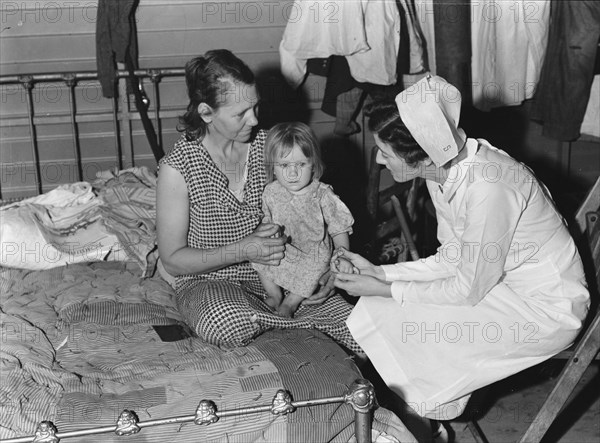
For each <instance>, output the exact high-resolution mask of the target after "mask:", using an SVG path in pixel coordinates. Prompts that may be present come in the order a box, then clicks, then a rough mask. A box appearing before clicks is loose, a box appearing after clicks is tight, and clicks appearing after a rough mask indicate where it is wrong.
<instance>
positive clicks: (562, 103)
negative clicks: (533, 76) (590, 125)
mask: <svg viewBox="0 0 600 443" xmlns="http://www.w3.org/2000/svg"><path fill="white" fill-rule="evenodd" d="M599 39H600V3H599V2H597V1H576V2H564V1H553V2H552V24H551V27H550V36H549V39H548V53H547V55H546V60H545V61H544V66H543V68H542V74H541V78H540V83H539V86H538V89H537V91H536V94H535V97H534V106H533V119H535V120H538V121H540V122H542V124H543V129H542V134H543V135H545V136H547V137H550V138H554V139H557V140H561V141H572V140H576V139H578V138H579V136H580V135H581V128H582V122H583V120H584V116H585V114H586V108H587V106H588V104H589V103H590V101H592V106H593V103H594V102H595V103H596V106H598V96H597V95H596V96H595V97H591V94H590V92H591V90H592V84H593V81H594V73H595V66H596V65H595V63H596V58H597V54H598V42H599ZM597 113H598V109H597V108H596V114H597ZM595 125H596V128H597V125H598V120H596V122H595Z"/></svg>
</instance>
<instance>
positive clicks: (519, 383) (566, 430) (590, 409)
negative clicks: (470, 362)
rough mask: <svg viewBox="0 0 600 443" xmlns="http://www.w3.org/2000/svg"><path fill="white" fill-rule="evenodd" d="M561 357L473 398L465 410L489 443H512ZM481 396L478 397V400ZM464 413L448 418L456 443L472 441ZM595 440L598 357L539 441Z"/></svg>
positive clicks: (599, 430)
mask: <svg viewBox="0 0 600 443" xmlns="http://www.w3.org/2000/svg"><path fill="white" fill-rule="evenodd" d="M564 363H565V362H564V361H558V360H551V361H549V362H547V363H544V364H542V365H539V366H536V367H534V368H531V369H529V370H527V371H524V372H522V373H520V374H517V375H515V376H513V377H510V378H508V379H506V380H503V381H501V382H498V383H496V384H494V385H492V386H491V387H490V388H489V389H488V390H487V391H485V392H483V393H482V396H480V397H479V399H477V398H473V399H472V400H474V401H475V403H476V402H477V401H478V400H479V406H475V407H473V404H470V405H469V406H468V407H467V408H468V409H469V408H470V411H469V413H470V414H473V415H474V416H475V417H476V418H477V422H478V424H479V425H480V427H481V428H482V429H483V431H484V433H485V435H486V437H487V438H488V440H489V442H490V443H504V442H515V441H517V440H518V438H519V437H520V436H521V435H522V433H523V432H524V431H525V429H527V427H528V425H529V424H530V423H531V421H532V420H533V418H534V416H535V414H536V412H537V411H538V410H539V408H540V406H541V405H542V403H543V401H544V400H545V398H546V396H547V395H548V393H549V392H550V390H551V389H552V387H553V383H554V380H555V378H556V376H558V373H559V371H560V369H561V365H562V364H564ZM481 397H483V398H481ZM465 418H466V417H462V418H461V419H459V420H457V421H455V422H453V423H452V424H451V426H452V429H453V430H454V431H455V432H456V442H457V443H473V442H475V439H474V438H473V436H472V434H471V432H470V431H469V430H468V429H467V428H466V421H465ZM599 441H600V366H599V363H598V361H596V362H593V363H592V365H591V366H590V367H589V368H588V369H587V371H586V372H585V374H584V376H583V378H582V380H581V382H580V384H579V385H578V386H577V388H576V391H575V393H574V394H573V396H572V397H571V399H570V400H569V403H567V405H566V406H565V409H564V410H563V412H562V413H561V414H560V415H559V417H558V419H557V420H556V422H555V423H554V424H553V426H552V427H551V428H550V429H549V431H548V433H547V434H546V436H545V437H544V440H543V442H545V443H551V442H553V443H597V442H599Z"/></svg>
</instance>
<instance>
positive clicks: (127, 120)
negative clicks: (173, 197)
mask: <svg viewBox="0 0 600 443" xmlns="http://www.w3.org/2000/svg"><path fill="white" fill-rule="evenodd" d="M133 75H134V76H135V79H136V80H138V81H140V83H139V84H140V88H141V85H142V83H141V81H142V80H143V79H149V80H150V82H151V83H152V89H153V91H154V104H153V106H152V113H153V117H154V125H155V129H156V138H157V140H156V143H157V144H158V146H159V149H160V151H162V124H161V120H162V119H164V118H172V117H177V116H178V115H179V114H180V112H179V111H178V110H175V111H173V110H169V111H166V110H162V109H161V106H160V82H161V80H162V79H163V78H164V77H178V76H179V77H181V76H183V75H185V71H184V69H179V68H169V69H139V70H135V71H133ZM116 77H117V79H119V91H118V94H115V97H113V98H112V117H109V118H112V122H113V131H114V135H115V137H114V143H115V158H116V160H117V165H118V167H119V169H121V168H123V167H124V166H130V165H131V163H132V162H133V146H132V144H131V141H130V139H131V135H132V128H131V122H132V121H133V120H137V119H139V118H140V116H139V112H138V111H137V110H134V111H131V110H130V105H129V102H130V98H129V94H128V93H127V87H126V86H125V80H126V79H127V78H130V77H131V74H130V72H129V71H126V70H118V71H117V72H116ZM97 79H98V75H97V73H96V72H95V71H90V72H66V73H54V74H31V75H29V74H25V75H7V76H0V87H2V86H7V85H20V86H21V87H23V89H24V90H25V93H26V103H27V125H28V128H29V139H30V144H31V152H32V159H33V163H34V167H35V182H36V188H37V192H38V194H41V193H42V192H43V191H42V184H43V183H42V179H41V177H42V174H41V171H40V162H39V158H40V157H39V146H38V137H37V131H36V126H37V122H40V121H49V122H52V123H67V122H68V123H70V126H71V136H72V143H73V159H74V160H75V162H76V165H77V176H78V179H79V180H82V179H83V166H82V158H81V141H80V136H79V129H78V123H80V122H83V121H90V120H89V117H88V118H87V119H86V118H85V116H82V115H81V114H78V113H77V101H76V95H75V88H76V87H77V84H78V83H79V82H81V81H83V80H97ZM49 82H61V83H64V84H65V85H66V86H67V88H68V90H69V116H67V117H65V116H57V115H44V116H38V115H36V112H35V104H34V98H33V90H34V88H35V86H36V85H37V84H38V83H49ZM142 93H143V91H142ZM120 98H124V100H123V102H122V103H119V100H120ZM144 105H145V106H146V110H149V108H150V101H149V100H148V99H147V98H146V97H145V94H144ZM182 109H183V108H182ZM95 116H102V117H103V118H106V117H108V115H106V114H95V115H94V116H93V117H95ZM11 120H12V119H11ZM9 121H10V120H9ZM23 123H24V122H23V120H22V119H19V118H15V119H14V121H13V122H12V124H13V125H14V126H21V125H22V124H23ZM122 126H125V127H126V129H127V132H128V133H126V134H125V135H126V136H125V135H123V136H122V135H121V128H122ZM159 157H160V155H157V153H155V158H156V160H157V161H158V160H159ZM124 158H125V159H127V160H128V161H125V162H124ZM0 199H2V189H0Z"/></svg>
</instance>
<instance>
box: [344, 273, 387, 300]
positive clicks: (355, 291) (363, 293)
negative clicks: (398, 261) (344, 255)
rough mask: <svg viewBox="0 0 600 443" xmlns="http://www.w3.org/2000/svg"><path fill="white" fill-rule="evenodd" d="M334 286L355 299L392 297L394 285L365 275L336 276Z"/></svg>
mask: <svg viewBox="0 0 600 443" xmlns="http://www.w3.org/2000/svg"><path fill="white" fill-rule="evenodd" d="M334 285H335V287H336V288H340V289H343V290H344V291H346V292H347V293H348V294H349V295H352V296H354V297H369V296H370V297H372V296H380V297H391V296H392V284H391V283H390V282H386V281H383V280H380V279H378V278H376V277H372V276H370V275H365V274H342V273H338V274H336V275H335V281H334Z"/></svg>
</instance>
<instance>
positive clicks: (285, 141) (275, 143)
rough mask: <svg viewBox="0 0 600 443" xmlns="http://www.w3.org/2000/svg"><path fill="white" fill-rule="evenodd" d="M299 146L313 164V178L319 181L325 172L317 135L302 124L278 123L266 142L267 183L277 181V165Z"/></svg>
mask: <svg viewBox="0 0 600 443" xmlns="http://www.w3.org/2000/svg"><path fill="white" fill-rule="evenodd" d="M294 146H298V147H299V148H300V149H301V150H302V153H303V154H304V155H305V156H306V158H307V159H309V160H310V161H311V162H312V178H313V180H319V179H320V178H321V176H322V175H323V172H324V170H325V165H324V164H323V160H322V159H321V148H320V147H319V143H318V142H317V137H316V136H315V133H314V132H313V131H312V129H310V127H309V126H308V125H307V124H305V123H302V122H285V123H278V124H276V125H275V126H273V127H272V128H271V130H270V131H269V134H268V135H267V139H266V140H265V168H266V173H267V183H271V182H272V181H273V180H275V173H274V172H273V170H274V168H275V163H277V160H278V159H279V158H282V157H285V156H286V155H288V154H289V153H290V151H291V150H292V149H293V148H294Z"/></svg>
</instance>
